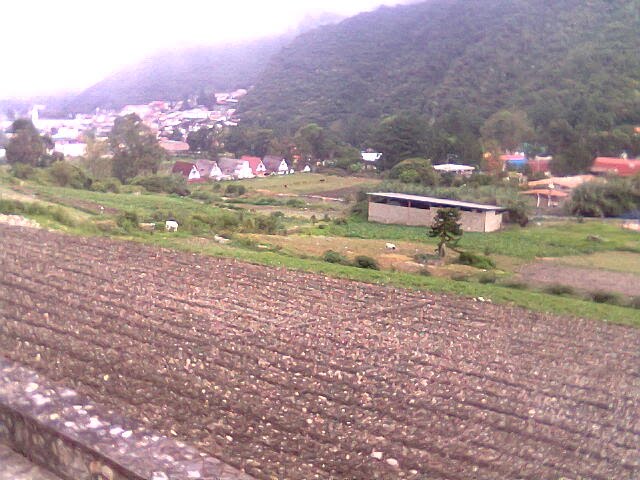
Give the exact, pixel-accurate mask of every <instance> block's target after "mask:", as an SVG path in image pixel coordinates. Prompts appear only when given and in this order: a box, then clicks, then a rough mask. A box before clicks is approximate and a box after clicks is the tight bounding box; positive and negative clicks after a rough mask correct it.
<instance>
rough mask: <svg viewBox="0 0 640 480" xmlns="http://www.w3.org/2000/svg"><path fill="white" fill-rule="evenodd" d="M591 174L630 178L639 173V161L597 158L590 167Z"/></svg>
mask: <svg viewBox="0 0 640 480" xmlns="http://www.w3.org/2000/svg"><path fill="white" fill-rule="evenodd" d="M591 171H592V172H593V173H599V174H605V175H618V176H620V177H630V176H632V175H636V174H638V173H640V160H629V159H626V158H615V157H598V158H596V159H595V160H594V162H593V166H592V167H591Z"/></svg>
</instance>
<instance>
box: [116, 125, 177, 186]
mask: <svg viewBox="0 0 640 480" xmlns="http://www.w3.org/2000/svg"><path fill="white" fill-rule="evenodd" d="M109 146H110V147H111V151H112V152H113V176H114V177H116V178H118V179H119V180H120V181H122V182H125V181H127V180H130V179H132V178H133V177H135V176H136V175H140V174H145V173H146V174H149V173H157V171H158V167H159V166H160V163H161V162H162V159H163V158H164V157H165V156H166V154H165V152H164V150H163V149H162V148H161V147H160V145H159V144H158V140H157V139H156V136H155V135H154V134H153V132H152V131H151V130H150V129H149V127H147V126H146V125H145V124H144V123H142V120H140V117H139V116H138V115H136V114H135V113H132V114H130V115H125V116H123V117H118V118H116V121H115V123H114V125H113V129H112V130H111V133H110V134H109Z"/></svg>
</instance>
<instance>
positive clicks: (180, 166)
mask: <svg viewBox="0 0 640 480" xmlns="http://www.w3.org/2000/svg"><path fill="white" fill-rule="evenodd" d="M171 173H174V174H178V175H182V176H183V177H184V178H185V179H186V180H187V182H191V183H193V182H197V181H199V180H200V179H201V176H200V172H199V171H198V168H197V167H196V166H195V164H193V163H189V162H176V163H174V165H173V168H172V169H171Z"/></svg>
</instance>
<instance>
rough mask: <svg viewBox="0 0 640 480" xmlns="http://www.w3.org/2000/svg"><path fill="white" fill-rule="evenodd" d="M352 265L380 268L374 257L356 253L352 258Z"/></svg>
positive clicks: (372, 268)
mask: <svg viewBox="0 0 640 480" xmlns="http://www.w3.org/2000/svg"><path fill="white" fill-rule="evenodd" d="M353 265H354V266H355V267H358V268H369V269H371V270H380V266H379V265H378V262H376V260H375V259H374V258H371V257H368V256H366V255H358V256H357V257H356V258H355V259H354V260H353Z"/></svg>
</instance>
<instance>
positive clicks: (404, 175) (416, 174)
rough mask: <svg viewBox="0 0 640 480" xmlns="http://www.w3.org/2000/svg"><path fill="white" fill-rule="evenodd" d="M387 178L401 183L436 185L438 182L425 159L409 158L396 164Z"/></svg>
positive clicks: (436, 173) (432, 169)
mask: <svg viewBox="0 0 640 480" xmlns="http://www.w3.org/2000/svg"><path fill="white" fill-rule="evenodd" d="M389 178H391V179H398V180H400V181H401V182H402V183H419V184H422V185H437V184H438V182H439V181H440V176H439V174H438V172H437V171H436V170H435V169H434V168H433V165H431V161H430V160H427V159H425V158H409V159H408V160H403V161H402V162H400V163H398V164H396V165H395V166H394V167H393V168H392V169H391V171H390V172H389Z"/></svg>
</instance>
